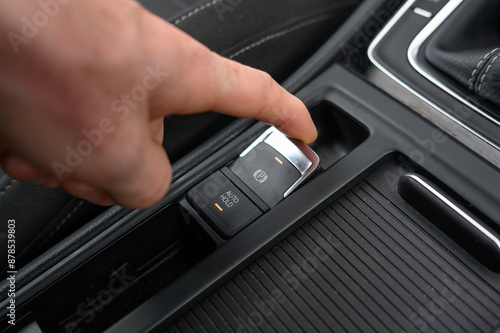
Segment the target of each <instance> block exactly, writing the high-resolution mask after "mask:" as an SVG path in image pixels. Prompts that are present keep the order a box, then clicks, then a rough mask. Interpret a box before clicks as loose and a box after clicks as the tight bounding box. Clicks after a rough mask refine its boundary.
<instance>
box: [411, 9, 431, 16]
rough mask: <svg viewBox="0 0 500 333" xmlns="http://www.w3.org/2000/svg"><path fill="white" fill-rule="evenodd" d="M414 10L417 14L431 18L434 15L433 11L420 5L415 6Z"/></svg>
mask: <svg viewBox="0 0 500 333" xmlns="http://www.w3.org/2000/svg"><path fill="white" fill-rule="evenodd" d="M413 12H414V13H415V14H417V15H420V16H423V17H426V18H431V17H432V13H431V12H430V11H428V10H425V9H422V8H420V7H415V8H413Z"/></svg>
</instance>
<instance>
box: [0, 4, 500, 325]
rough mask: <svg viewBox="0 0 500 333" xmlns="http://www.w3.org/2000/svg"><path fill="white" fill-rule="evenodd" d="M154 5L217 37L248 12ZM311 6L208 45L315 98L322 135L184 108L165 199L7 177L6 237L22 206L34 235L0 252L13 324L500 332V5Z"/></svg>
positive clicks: (171, 133)
mask: <svg viewBox="0 0 500 333" xmlns="http://www.w3.org/2000/svg"><path fill="white" fill-rule="evenodd" d="M139 2H140V3H141V4H142V5H143V6H145V7H146V8H148V9H149V10H150V11H152V12H153V13H155V14H157V15H159V16H160V17H162V18H164V19H165V20H168V21H170V22H172V23H173V24H175V25H176V26H178V27H179V28H181V29H183V30H185V31H186V32H188V33H190V34H191V35H193V36H194V37H195V38H197V39H198V40H200V41H201V42H204V41H206V40H209V39H210V38H212V37H213V36H225V31H227V29H231V28H232V27H233V28H234V27H237V25H238V24H241V23H239V22H240V21H239V18H238V17H237V16H231V15H227V16H225V17H224V20H221V22H219V24H217V25H215V24H214V25H210V24H206V25H204V26H201V27H200V26H194V27H193V26H190V25H188V21H189V20H188V19H189V18H190V17H191V16H193V15H195V14H196V15H209V14H210V11H209V10H204V9H206V8H208V9H210V8H209V7H210V6H212V7H213V6H215V4H216V3H219V2H220V3H225V4H226V7H224V8H226V10H228V13H229V12H231V8H234V7H235V6H242V7H241V8H240V9H242V8H243V9H244V7H245V6H248V5H249V3H248V2H245V1H237V0H232V1H229V0H228V1H225V0H224V1H223V2H221V1H220V0H212V1H208V2H207V1H197V0H176V1H174V0H172V1H158V0H140V1H139ZM231 6H233V7H231ZM269 6H270V9H269V10H268V11H266V12H265V14H263V15H268V16H269V18H270V19H272V17H273V16H279V15H283V16H286V15H287V13H286V8H274V7H273V6H276V7H277V5H276V4H274V5H273V4H270V5H269ZM306 7H307V3H305V4H304V15H303V16H301V20H300V21H297V22H294V24H295V25H294V28H286V27H283V26H280V27H278V28H277V29H281V30H277V31H264V32H262V34H261V35H257V37H255V38H256V39H255V40H244V41H241V40H242V37H241V36H238V34H234V35H232V36H233V37H231V38H233V39H232V40H231V38H220V40H218V42H217V43H215V44H214V45H212V46H211V47H212V48H213V50H214V51H216V52H218V53H220V54H222V55H224V56H227V57H229V58H232V59H234V60H237V61H240V62H242V63H245V64H248V65H250V66H253V67H256V68H260V69H263V70H266V71H269V72H270V74H271V75H272V76H273V77H274V78H275V79H276V80H277V81H278V82H280V83H281V84H282V85H283V87H285V88H286V89H287V90H288V91H290V92H291V93H293V94H295V95H296V96H297V97H299V98H300V99H301V100H302V101H303V102H304V103H305V104H306V106H307V107H308V109H309V111H310V113H311V116H312V118H313V120H314V122H315V124H316V126H317V128H318V139H317V140H316V141H315V142H314V143H312V144H311V145H309V146H307V145H305V144H303V143H301V142H298V141H296V140H291V139H289V138H287V137H286V136H284V135H283V134H281V133H280V132H279V131H277V130H276V129H275V128H274V127H272V126H271V125H270V124H264V123H262V122H257V121H255V120H253V119H235V118H232V117H229V116H224V115H220V114H217V113H213V112H207V113H203V114H199V115H192V116H182V117H181V116H172V117H168V118H166V119H165V139H164V147H165V149H166V151H167V152H168V155H169V157H170V159H171V161H172V166H173V182H172V185H171V187H170V189H169V191H168V193H167V195H166V196H165V198H163V199H162V201H161V202H159V203H158V204H156V205H155V206H154V207H151V208H148V209H136V210H132V209H126V208H123V207H119V206H112V207H100V206H96V205H93V204H91V203H88V202H85V201H83V200H80V199H78V198H74V197H71V196H70V195H69V194H66V193H65V192H64V191H62V190H61V189H44V188H38V187H35V186H33V185H29V184H23V183H21V182H19V181H16V180H14V179H11V178H10V177H8V176H7V175H5V174H3V173H0V212H1V213H0V215H1V216H2V219H3V221H2V230H0V231H1V232H0V244H1V246H2V248H6V246H7V245H6V244H7V239H8V235H9V231H8V228H10V227H9V226H8V224H7V221H8V220H9V219H15V222H16V231H15V234H16V249H17V253H16V266H15V267H9V266H8V265H7V263H8V258H7V252H6V251H3V252H2V254H1V255H2V256H3V257H2V262H3V263H5V264H2V265H1V266H0V267H1V268H2V272H3V275H4V276H6V277H7V278H6V279H3V281H1V282H0V313H1V316H0V331H1V332H33V333H35V332H43V333H46V332H57V333H59V332H107V333H122V332H249V333H252V332H454V333H455V332H487V333H500V59H498V58H500V27H499V24H498V20H497V19H496V18H497V15H498V13H500V3H499V2H497V1H493V0H364V1H345V3H342V1H338V2H337V4H336V6H335V7H333V6H332V8H331V10H329V11H324V12H321V13H317V12H314V10H311V9H310V8H309V9H306ZM212 9H213V8H212ZM241 12H245V11H244V10H242V11H241ZM211 14H212V15H213V14H214V12H213V11H212V12H211ZM219 14H220V13H219ZM201 21H202V22H203V19H201ZM259 24H260V23H259V20H258V19H255V22H254V21H252V23H250V25H251V26H252V28H253V27H254V26H255V29H257V28H258V26H259ZM283 29H285V30H283ZM235 30H237V29H235ZM278 31H281V32H283V31H286V33H280V32H278ZM266 36H268V37H266ZM269 36H273V38H270V37H269ZM248 45H250V46H251V47H249V46H248ZM12 276H14V278H11V279H9V278H10V277H12ZM13 292H14V294H15V295H13V294H12V293H13ZM12 300H15V303H14V307H13V305H12V304H13V302H12ZM13 319H14V320H15V325H12V320H13ZM9 322H10V323H9Z"/></svg>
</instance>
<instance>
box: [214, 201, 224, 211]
mask: <svg viewBox="0 0 500 333" xmlns="http://www.w3.org/2000/svg"><path fill="white" fill-rule="evenodd" d="M215 207H217V208H219V210H220V211H221V212H222V211H223V209H222V208H221V206H219V204H218V203H215Z"/></svg>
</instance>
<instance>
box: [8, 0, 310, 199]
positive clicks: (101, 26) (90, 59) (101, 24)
mask: <svg viewBox="0 0 500 333" xmlns="http://www.w3.org/2000/svg"><path fill="white" fill-rule="evenodd" d="M47 2H50V1H46V3H47ZM63 2H64V4H61V3H63ZM54 3H55V4H56V5H57V6H58V7H55V5H54V6H53V7H52V14H54V13H55V14H54V15H52V16H50V15H47V17H48V21H47V22H46V24H45V25H42V24H41V23H43V21H41V22H38V26H37V25H35V24H34V23H37V22H34V23H33V22H32V23H31V24H32V26H31V28H35V29H32V30H29V28H30V26H29V24H28V23H26V22H27V21H31V19H32V18H33V19H35V18H36V15H38V16H40V11H41V10H42V8H41V7H40V4H39V2H38V1H32V0H26V1H6V0H0V8H1V9H0V35H2V36H8V37H9V38H3V39H2V41H1V42H0V59H2V65H1V66H2V75H1V76H0V161H1V165H2V169H3V170H4V171H5V172H6V173H8V174H9V175H11V176H12V177H14V178H17V179H19V180H21V181H25V182H31V183H34V184H36V185H40V186H44V187H57V186H62V187H63V188H64V189H65V190H66V191H67V192H69V193H70V194H72V195H74V196H76V197H80V198H83V199H86V200H88V201H91V202H93V203H95V204H100V205H111V204H115V203H117V204H119V205H122V206H124V207H130V208H145V207H149V206H152V205H153V204H155V203H157V202H158V201H159V200H161V198H162V197H163V196H164V195H165V193H166V192H167V190H168V187H169V186H170V182H171V178H172V175H171V173H172V169H171V165H170V162H169V160H168V157H167V155H166V153H165V150H164V149H163V148H162V146H161V142H162V137H163V118H164V117H165V116H168V115H173V114H177V115H182V114H192V113H198V112H204V111H207V110H212V111H216V112H220V113H224V114H228V115H232V116H237V117H253V118H256V119H259V120H261V121H264V122H267V123H270V124H272V125H274V126H276V127H278V128H279V129H280V130H282V131H283V132H284V133H286V134H287V135H289V136H291V137H295V138H298V139H301V140H303V141H304V142H306V143H310V142H312V141H314V140H315V139H316V136H317V133H316V129H315V126H314V124H313V122H312V120H311V118H310V116H309V112H308V111H307V109H306V107H305V106H304V105H303V103H302V102H301V101H300V100H298V99H297V98H296V97H294V96H292V95H290V94H289V93H288V92H286V91H285V90H284V89H283V88H282V87H280V86H279V85H278V84H277V83H276V82H275V81H274V80H272V78H271V77H270V76H269V75H268V74H266V73H264V72H262V71H259V70H256V69H252V68H249V67H247V66H244V65H241V64H238V63H236V62H234V61H231V60H228V59H225V58H223V57H221V56H219V55H217V54H215V53H213V52H211V51H210V50H209V49H208V48H207V47H205V46H204V45H202V44H200V43H199V42H197V41H196V40H194V39H193V38H192V37H190V36H188V35H187V34H185V33H183V32H182V31H180V30H179V29H177V28H175V27H174V26H172V25H170V24H169V23H167V22H165V21H164V20H162V19H160V18H158V17H157V16H155V15H153V14H151V13H150V12H148V11H147V10H145V9H144V8H143V7H141V6H140V5H139V4H138V3H137V2H135V1H129V0H106V1H102V0H86V1H66V0H65V1H61V3H59V2H57V0H53V2H52V4H54ZM56 9H57V11H56ZM23 18H24V19H23ZM42 18H43V17H42ZM38 19H40V17H38ZM26 24H27V26H24V28H23V25H26ZM27 32H28V33H29V36H27ZM35 32H36V33H35Z"/></svg>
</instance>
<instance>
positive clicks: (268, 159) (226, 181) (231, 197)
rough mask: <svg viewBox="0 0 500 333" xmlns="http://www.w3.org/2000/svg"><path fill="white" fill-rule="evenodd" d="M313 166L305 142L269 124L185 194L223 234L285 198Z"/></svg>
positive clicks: (314, 161) (314, 162)
mask: <svg viewBox="0 0 500 333" xmlns="http://www.w3.org/2000/svg"><path fill="white" fill-rule="evenodd" d="M318 164H319V157H318V155H316V153H315V152H314V151H313V150H312V149H311V148H309V146H307V145H306V144H304V143H303V142H300V141H297V140H293V139H289V138H288V137H286V136H285V135H284V134H283V133H281V132H280V131H278V130H277V129H276V128H275V127H271V128H269V129H268V130H267V131H265V132H264V133H263V134H262V135H261V136H260V137H259V138H257V140H255V141H254V142H253V143H252V144H251V145H250V146H249V147H248V148H247V149H245V151H243V152H242V153H241V154H240V156H239V157H238V158H237V159H236V160H235V161H234V162H232V163H231V164H230V165H229V167H228V168H223V169H222V172H221V171H217V172H215V173H214V174H212V175H211V176H209V177H208V178H206V179H205V180H204V181H202V182H201V183H200V184H198V185H197V186H195V187H194V188H192V189H191V190H190V191H189V192H188V195H187V197H188V200H189V201H190V202H191V203H192V204H193V205H194V206H195V207H196V209H197V210H198V211H200V212H201V213H202V214H203V215H204V216H205V217H206V218H208V220H209V221H210V222H211V224H212V225H213V226H214V227H215V228H216V229H217V231H218V232H219V233H221V234H222V236H224V237H225V238H229V237H232V236H233V235H234V234H236V233H237V232H238V231H240V230H241V229H242V228H244V227H245V226H247V225H248V224H249V223H250V222H252V221H253V220H255V219H256V218H257V217H259V216H260V215H261V214H262V213H263V211H265V210H266V209H267V208H272V207H274V206H275V205H276V204H278V202H280V201H281V200H282V199H283V198H285V197H287V196H288V195H289V194H290V193H291V192H292V191H293V190H294V189H296V188H297V187H298V186H299V185H300V184H301V183H302V182H304V181H305V180H306V179H307V178H308V177H309V176H310V175H311V174H312V173H313V172H314V171H315V170H316V168H317V166H318ZM226 175H227V176H226ZM230 179H232V180H233V181H231V180H230ZM235 184H237V185H238V186H237V185H235ZM264 203H265V204H264ZM266 205H267V206H268V207H266ZM259 207H260V208H259Z"/></svg>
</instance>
